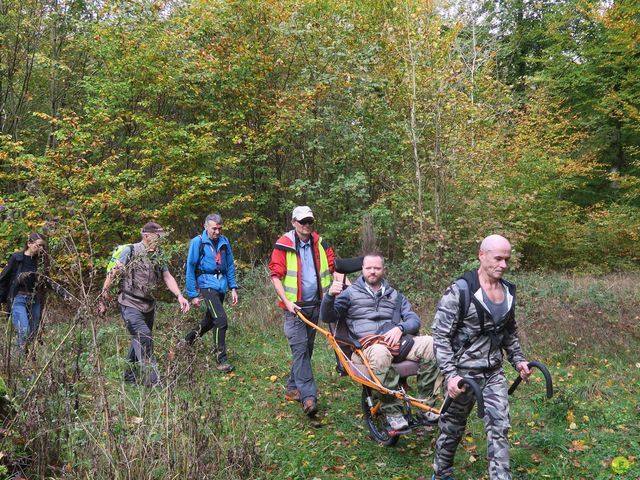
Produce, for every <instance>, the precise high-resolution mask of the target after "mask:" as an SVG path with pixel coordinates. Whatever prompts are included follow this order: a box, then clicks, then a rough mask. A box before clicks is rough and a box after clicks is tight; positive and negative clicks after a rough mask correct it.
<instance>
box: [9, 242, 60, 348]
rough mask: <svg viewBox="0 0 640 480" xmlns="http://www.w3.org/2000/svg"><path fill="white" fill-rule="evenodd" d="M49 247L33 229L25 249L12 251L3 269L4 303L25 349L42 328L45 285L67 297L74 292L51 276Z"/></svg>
mask: <svg viewBox="0 0 640 480" xmlns="http://www.w3.org/2000/svg"><path fill="white" fill-rule="evenodd" d="M45 248H46V240H45V237H44V236H43V235H42V234H40V233H35V232H34V233H31V234H30V235H29V236H28V237H27V244H26V246H25V250H24V251H23V252H16V253H14V254H12V255H11V257H9V262H8V263H7V265H6V266H5V267H4V270H2V273H0V303H6V304H7V305H9V308H10V311H11V319H12V321H13V326H14V327H15V329H16V332H17V333H18V338H17V344H18V348H19V349H20V350H24V348H25V344H26V343H27V341H28V340H29V339H30V338H31V337H32V336H33V335H35V334H36V333H37V331H38V327H39V325H40V316H41V314H42V306H43V303H44V287H46V286H49V287H50V288H52V289H53V290H54V291H55V292H56V293H57V294H58V295H60V296H62V297H64V298H65V299H66V298H69V296H70V295H69V292H67V291H66V290H65V289H64V288H62V287H61V286H60V285H58V284H57V283H55V282H52V281H51V280H49V279H48V278H47V276H46V273H47V272H46V266H45V262H44V260H45V255H46V251H45Z"/></svg>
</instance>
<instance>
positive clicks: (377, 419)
mask: <svg viewBox="0 0 640 480" xmlns="http://www.w3.org/2000/svg"><path fill="white" fill-rule="evenodd" d="M370 395H371V389H370V388H369V387H362V399H361V405H362V413H363V414H364V421H365V423H366V424H367V428H369V432H370V433H371V437H372V438H373V439H374V440H375V441H376V442H378V443H379V444H381V445H384V446H385V447H393V446H394V445H395V444H396V443H398V440H399V439H400V437H399V436H398V435H395V436H391V435H389V432H388V431H387V428H386V427H385V418H384V415H382V414H380V413H378V414H376V415H372V414H371V409H370V408H369V404H368V403H367V397H368V396H370Z"/></svg>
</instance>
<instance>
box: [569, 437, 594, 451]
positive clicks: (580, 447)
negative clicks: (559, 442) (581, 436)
mask: <svg viewBox="0 0 640 480" xmlns="http://www.w3.org/2000/svg"><path fill="white" fill-rule="evenodd" d="M587 448H589V447H587V446H586V445H585V444H584V440H574V441H573V442H571V448H569V451H570V452H584V451H585V450H586V449H587Z"/></svg>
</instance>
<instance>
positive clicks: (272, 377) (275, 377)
mask: <svg viewBox="0 0 640 480" xmlns="http://www.w3.org/2000/svg"><path fill="white" fill-rule="evenodd" d="M269 380H270V381H271V383H273V382H275V381H276V380H278V376H277V375H271V376H270V377H269Z"/></svg>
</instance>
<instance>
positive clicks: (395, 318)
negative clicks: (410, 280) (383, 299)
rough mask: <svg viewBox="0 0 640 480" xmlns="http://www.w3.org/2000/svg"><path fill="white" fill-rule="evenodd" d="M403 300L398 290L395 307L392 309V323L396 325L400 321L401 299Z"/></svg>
mask: <svg viewBox="0 0 640 480" xmlns="http://www.w3.org/2000/svg"><path fill="white" fill-rule="evenodd" d="M396 291H397V290H396ZM403 300H404V295H402V294H401V293H400V292H398V296H397V297H396V307H395V309H394V310H393V323H394V324H396V325H397V324H399V323H400V321H401V320H402V318H401V313H402V301H403Z"/></svg>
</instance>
